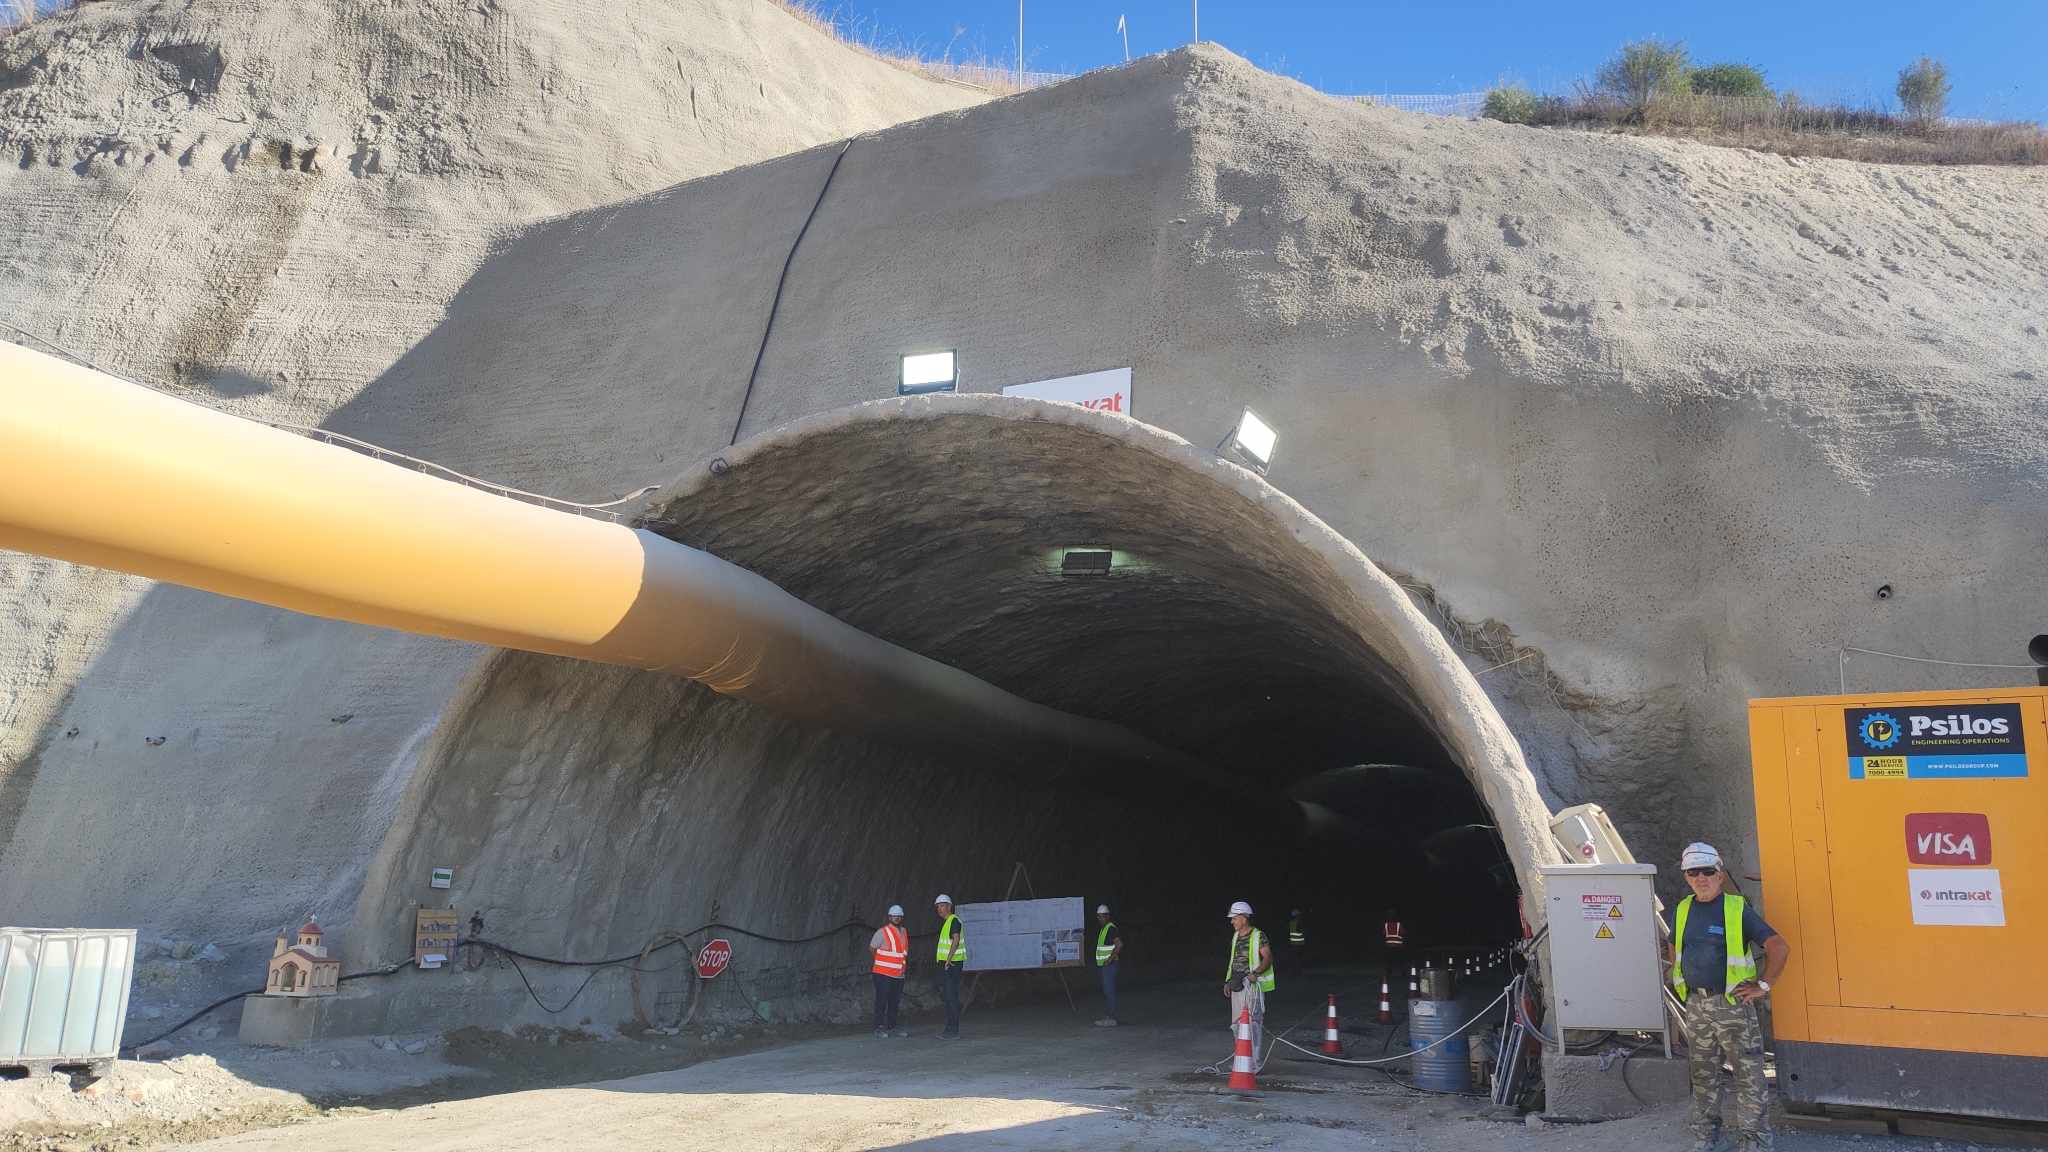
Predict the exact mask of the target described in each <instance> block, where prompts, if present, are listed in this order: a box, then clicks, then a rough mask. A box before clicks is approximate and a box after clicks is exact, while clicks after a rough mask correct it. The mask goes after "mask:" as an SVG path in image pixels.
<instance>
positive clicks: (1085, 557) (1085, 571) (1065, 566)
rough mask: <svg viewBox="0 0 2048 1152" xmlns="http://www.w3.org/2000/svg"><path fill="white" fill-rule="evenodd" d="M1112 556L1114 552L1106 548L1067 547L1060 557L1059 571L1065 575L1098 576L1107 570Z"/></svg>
mask: <svg viewBox="0 0 2048 1152" xmlns="http://www.w3.org/2000/svg"><path fill="white" fill-rule="evenodd" d="M1114 556H1115V553H1113V552H1111V551H1110V550H1109V549H1107V548H1069V549H1067V551H1066V554H1065V555H1063V556H1061V557H1060V573H1061V575H1065V576H1100V575H1102V574H1103V573H1106V572H1108V571H1109V566H1110V561H1111V560H1112V559H1113V558H1114Z"/></svg>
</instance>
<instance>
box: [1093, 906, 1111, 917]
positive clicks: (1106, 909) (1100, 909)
mask: <svg viewBox="0 0 2048 1152" xmlns="http://www.w3.org/2000/svg"><path fill="white" fill-rule="evenodd" d="M1095 910H1096V911H1097V912H1101V913H1104V914H1105V915H1106V914H1107V913H1108V912H1109V905H1107V904H1097V905H1096V906H1095Z"/></svg>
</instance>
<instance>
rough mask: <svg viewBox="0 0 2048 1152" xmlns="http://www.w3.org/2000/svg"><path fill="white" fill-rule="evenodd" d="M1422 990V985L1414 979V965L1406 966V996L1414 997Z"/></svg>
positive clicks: (1411, 998)
mask: <svg viewBox="0 0 2048 1152" xmlns="http://www.w3.org/2000/svg"><path fill="white" fill-rule="evenodd" d="M1421 992H1422V985H1421V984H1420V983H1419V982H1418V981H1417V980H1416V976H1415V965H1413V964H1410V965H1409V966H1408V998H1409V999H1410V1000H1413V999H1415V998H1416V997H1417V996H1418V995H1420V994H1421Z"/></svg>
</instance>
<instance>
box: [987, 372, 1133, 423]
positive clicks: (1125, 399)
mask: <svg viewBox="0 0 2048 1152" xmlns="http://www.w3.org/2000/svg"><path fill="white" fill-rule="evenodd" d="M1003 395H1005V396H1027V397H1030V398H1031V399H1033V400H1059V401H1063V402H1065V403H1068V404H1079V405H1080V406H1081V407H1083V408H1094V409H1096V410H1098V411H1102V412H1116V413H1120V414H1122V415H1125V416H1129V415H1130V414H1131V370H1130V369H1129V368H1111V369H1109V370H1108V371H1106V372H1085V373H1083V374H1081V375H1079V376H1061V377H1059V378H1057V379H1053V380H1037V381H1033V382H1032V383H1030V384H1012V385H1010V386H1009V387H1007V388H1005V389H1003Z"/></svg>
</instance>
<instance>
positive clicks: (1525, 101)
mask: <svg viewBox="0 0 2048 1152" xmlns="http://www.w3.org/2000/svg"><path fill="white" fill-rule="evenodd" d="M1497 91H1498V92H1502V93H1512V92H1513V90H1509V89H1501V90H1497ZM1490 107H1493V108H1496V109H1498V110H1500V111H1501V112H1502V113H1504V114H1500V115H1496V116H1495V118H1496V119H1504V120H1510V121H1512V122H1514V123H1518V124H1531V125H1536V126H1540V127H1553V128H1582V129H1592V130H1605V131H1613V132H1629V133H1637V134H1641V135H1650V136H1682V137H1686V138H1689V139H1695V140H1702V141H1705V142H1707V143H1711V144H1725V145H1732V146H1735V147H1742V148H1753V149H1756V150H1758V151H1761V152H1775V153H1778V154H1780V155H1784V156H1827V157H1835V158H1838V159H1843V160H1862V161H1868V162H1873V163H1883V164H2048V131H2044V130H2043V129H2042V127H2041V126H2040V125H2038V124H2029V123H2024V122H2011V123H1979V122H1972V121H1957V120H1947V121H1938V120H1937V121H1929V120H1925V119H1919V118H1915V117H1909V116H1900V115H1897V114H1895V113H1892V112H1889V111H1885V110H1883V109H1879V108H1856V107H1851V106H1848V105H1844V104H1810V103H1806V102H1804V101H1801V100H1800V99H1799V98H1798V97H1797V96H1795V95H1790V94H1787V95H1785V96H1783V97H1778V98H1773V97H1769V96H1754V97H1751V96H1706V95H1697V94H1693V93H1684V94H1678V95H1669V96H1663V97H1659V98H1658V99H1657V100H1655V101H1654V102H1652V103H1651V104H1650V105H1649V106H1648V107H1646V108H1643V109H1640V110H1635V109H1631V108H1629V107H1628V106H1627V105H1626V104H1625V103H1624V102H1622V101H1620V100H1617V99H1614V98H1612V97H1609V96H1605V95H1602V94H1600V93H1597V92H1592V91H1587V90H1581V91H1580V92H1579V93H1578V94H1576V95H1573V96H1532V95H1529V94H1528V93H1526V92H1520V93H1513V95H1512V96H1511V97H1508V98H1502V99H1499V100H1497V101H1493V102H1490Z"/></svg>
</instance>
